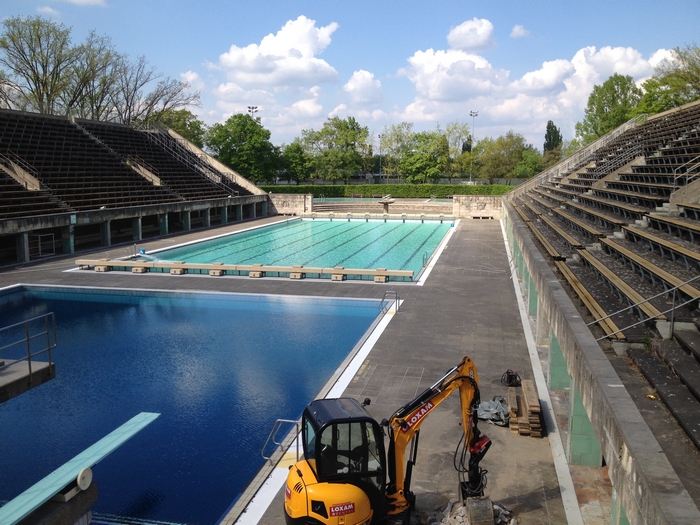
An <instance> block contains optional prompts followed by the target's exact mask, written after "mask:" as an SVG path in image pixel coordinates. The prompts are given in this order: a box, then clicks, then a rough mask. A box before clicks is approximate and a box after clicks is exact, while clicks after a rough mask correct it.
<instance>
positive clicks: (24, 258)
mask: <svg viewBox="0 0 700 525" xmlns="http://www.w3.org/2000/svg"><path fill="white" fill-rule="evenodd" d="M16 242H17V262H20V263H23V262H29V232H22V233H18V234H17V241H16Z"/></svg>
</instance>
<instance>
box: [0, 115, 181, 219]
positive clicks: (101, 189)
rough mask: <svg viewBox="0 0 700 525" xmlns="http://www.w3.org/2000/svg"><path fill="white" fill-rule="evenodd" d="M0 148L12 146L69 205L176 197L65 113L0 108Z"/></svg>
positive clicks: (83, 206)
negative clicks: (140, 173) (34, 112)
mask: <svg viewBox="0 0 700 525" xmlns="http://www.w3.org/2000/svg"><path fill="white" fill-rule="evenodd" d="M0 136H1V137H2V149H3V150H5V151H0V153H5V152H6V151H10V152H12V153H13V154H14V155H16V156H17V157H19V158H21V159H22V161H23V162H24V163H25V164H26V165H27V166H30V167H31V169H32V170H33V171H34V172H35V173H37V177H38V178H39V180H40V182H41V184H42V186H43V188H45V190H46V191H47V192H48V193H49V194H50V195H52V196H53V197H55V199H57V201H58V202H60V203H63V204H64V205H65V206H67V207H69V208H70V209H72V210H94V209H101V208H115V207H127V206H137V205H145V204H153V203H166V202H176V201H178V200H180V199H179V197H178V196H177V195H175V194H173V193H172V192H170V191H168V190H167V189H165V188H163V187H159V186H154V185H153V184H151V183H150V182H148V181H146V180H145V179H143V177H141V176H139V175H138V173H136V172H135V171H134V170H132V169H130V168H129V167H128V166H127V165H125V164H124V163H123V162H122V161H121V159H119V158H117V157H115V156H113V155H112V154H110V152H109V151H108V150H107V149H106V148H104V147H102V146H100V145H99V144H98V143H96V142H95V141H93V140H91V139H90V138H89V137H88V136H86V135H85V134H84V133H83V132H82V131H81V130H80V129H78V128H77V127H76V126H75V125H73V124H72V123H71V122H70V121H69V120H68V119H66V118H62V117H51V116H46V115H38V114H31V113H23V112H18V111H10V110H0Z"/></svg>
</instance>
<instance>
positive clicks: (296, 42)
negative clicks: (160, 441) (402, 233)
mask: <svg viewBox="0 0 700 525" xmlns="http://www.w3.org/2000/svg"><path fill="white" fill-rule="evenodd" d="M17 15H23V16H29V15H43V16H46V17H48V18H50V19H52V20H55V21H57V22H61V23H64V24H65V25H67V26H70V27H72V28H73V35H74V39H75V41H76V42H79V41H81V40H82V39H83V38H84V37H85V35H86V34H87V33H88V31H90V30H92V29H94V30H96V32H97V33H98V34H101V35H106V36H109V37H111V39H112V42H113V44H114V46H115V48H116V49H117V50H118V51H120V52H122V53H127V54H129V55H130V56H132V57H134V58H136V57H138V56H140V55H144V56H145V57H146V59H147V60H148V62H149V63H150V64H151V65H153V66H155V67H156V68H157V70H158V71H159V72H161V73H163V74H164V75H165V76H169V77H172V78H177V79H182V80H186V81H188V82H189V83H190V84H191V85H192V87H193V88H195V89H197V90H199V91H200V92H201V101H202V103H201V106H200V107H196V108H192V109H193V111H194V112H195V113H196V114H197V115H198V116H199V117H200V118H201V119H202V120H204V121H205V122H206V123H207V124H213V123H215V122H223V121H224V120H225V119H226V118H228V117H229V116H231V115H232V114H234V113H240V112H245V111H246V108H247V106H249V105H256V106H258V107H259V111H258V113H257V115H256V116H258V117H260V118H261V119H262V123H263V125H264V126H265V127H266V128H267V129H269V130H270V131H271V132H272V141H273V142H275V143H276V144H283V143H289V142H291V141H292V140H293V139H294V138H295V137H297V136H299V135H300V133H301V130H302V129H310V128H313V129H319V128H320V127H321V126H322V125H323V122H324V121H325V120H326V119H327V118H328V117H331V116H335V115H338V116H340V117H346V116H353V117H355V118H356V119H357V120H358V121H359V122H360V123H361V124H362V125H364V126H367V127H368V128H369V130H370V132H371V133H373V134H374V135H375V136H376V135H377V134H378V133H381V132H382V130H383V129H384V127H385V126H387V125H391V124H396V123H399V122H402V121H407V122H413V123H414V130H417V131H418V130H423V129H434V128H435V126H436V125H437V124H438V123H439V124H440V125H441V126H443V127H444V126H445V125H446V124H447V123H449V122H452V121H459V122H466V123H468V124H470V125H471V123H472V118H471V117H470V116H469V112H470V111H478V112H479V115H478V117H476V119H475V120H474V124H475V134H476V137H477V139H479V138H481V137H483V136H486V135H488V136H491V137H497V136H498V135H501V134H504V133H506V132H507V131H508V130H513V131H515V132H517V133H521V134H523V135H524V136H525V137H526V139H527V140H528V142H531V143H533V144H534V145H535V146H536V147H538V148H540V149H541V147H542V143H543V141H544V132H545V128H546V124H547V121H548V120H552V121H554V123H555V124H556V125H557V126H559V127H560V128H561V131H562V134H563V135H564V138H565V139H571V138H572V137H573V135H574V126H575V124H576V122H577V121H580V120H581V119H582V118H583V110H584V108H585V106H586V102H587V100H588V96H589V94H590V92H591V90H592V88H593V86H594V85H597V84H602V83H603V82H604V81H605V80H606V79H607V78H608V77H609V76H610V75H612V74H613V73H620V74H623V75H631V76H632V77H633V78H634V79H635V80H636V81H638V82H641V81H643V80H644V79H645V78H648V77H649V76H650V75H651V74H653V71H654V65H655V64H656V63H658V61H660V60H662V59H665V58H669V57H670V54H669V50H671V49H673V48H674V47H678V46H681V47H682V46H685V45H687V44H692V43H693V42H694V40H696V39H697V37H696V35H697V26H698V23H699V22H700V2H699V1H698V0H677V1H671V0H667V1H663V0H656V1H647V0H617V1H616V0H600V1H599V0H589V1H585V2H583V1H576V0H573V1H571V0H559V1H537V0H531V1H528V2H525V1H505V0H504V1H491V2H485V1H481V2H472V1H447V0H446V1H429V0H423V1H412V0H404V1H394V0H375V1H372V2H370V1H365V0H354V1H344V2H341V1H334V0H325V1H311V0H309V1H303V2H302V1H296V0H294V1H291V0H290V1H285V2H282V1H272V0H257V1H248V0H245V1H222V0H215V1H214V0H212V1H207V0H201V1H199V2H194V1H191V0H190V1H185V0H38V1H35V0H3V1H2V3H0V18H2V19H4V18H6V17H9V16H17Z"/></svg>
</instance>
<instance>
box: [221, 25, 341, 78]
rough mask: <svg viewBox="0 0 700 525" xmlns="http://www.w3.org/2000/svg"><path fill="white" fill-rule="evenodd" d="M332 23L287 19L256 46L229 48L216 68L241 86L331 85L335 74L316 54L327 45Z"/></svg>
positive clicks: (335, 26) (336, 74)
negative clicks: (323, 23)
mask: <svg viewBox="0 0 700 525" xmlns="http://www.w3.org/2000/svg"><path fill="white" fill-rule="evenodd" d="M337 28H338V24H336V23H335V22H333V23H331V24H328V25H327V26H323V27H316V21H315V20H311V19H309V18H306V17H305V16H300V17H298V18H297V19H296V20H289V21H288V22H287V23H286V24H285V25H284V26H283V27H282V29H280V30H279V31H278V32H277V33H276V34H274V35H273V34H269V35H267V36H266V37H265V38H263V39H262V40H261V42H260V44H249V45H248V46H245V47H238V46H236V45H232V46H231V48H230V49H229V51H228V52H226V53H223V54H222V55H221V56H220V57H219V64H218V66H219V67H220V68H221V69H223V70H224V71H225V72H226V74H227V76H228V78H229V79H230V80H231V81H233V82H236V83H237V84H239V85H241V86H247V87H252V86H257V87H261V86H264V87H267V88H280V89H282V88H285V87H288V86H290V85H292V86H297V85H301V86H312V85H315V84H318V83H321V82H335V81H337V78H338V73H337V71H336V70H335V69H334V68H333V67H332V66H331V65H330V64H328V63H327V62H326V61H325V60H322V59H320V58H318V57H317V56H316V55H317V54H319V53H321V52H322V51H323V50H324V49H325V48H326V47H328V45H329V44H330V43H331V35H332V34H333V32H334V31H335V30H336V29H337Z"/></svg>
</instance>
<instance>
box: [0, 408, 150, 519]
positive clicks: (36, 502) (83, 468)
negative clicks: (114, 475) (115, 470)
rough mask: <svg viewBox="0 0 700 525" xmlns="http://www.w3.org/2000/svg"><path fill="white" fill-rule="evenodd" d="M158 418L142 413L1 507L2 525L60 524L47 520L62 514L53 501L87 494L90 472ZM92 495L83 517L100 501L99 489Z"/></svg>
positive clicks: (61, 500)
mask: <svg viewBox="0 0 700 525" xmlns="http://www.w3.org/2000/svg"><path fill="white" fill-rule="evenodd" d="M158 416H160V414H156V413H152V412H141V413H140V414H138V415H136V416H134V417H132V418H131V419H130V420H129V421H127V422H126V423H124V424H123V425H121V426H120V427H119V428H117V429H116V430H113V431H112V432H110V433H109V434H107V435H106V436H105V437H103V438H102V439H100V440H99V441H98V442H97V443H95V444H94V445H92V446H90V447H88V448H87V449H85V450H84V451H83V452H81V453H80V454H78V455H77V456H75V457H74V458H73V459H71V460H70V461H68V462H67V463H65V464H64V465H63V466H61V467H59V468H57V469H56V470H54V471H53V472H52V473H51V474H49V475H48V476H46V477H45V478H44V479H42V480H40V481H38V482H37V483H35V484H34V485H32V486H31V487H29V488H28V489H27V490H25V491H24V492H22V493H21V494H20V495H19V496H17V497H16V498H14V499H13V500H11V501H9V502H8V503H6V504H5V505H4V506H2V507H0V523H2V524H3V525H14V524H16V523H20V522H22V523H23V524H24V523H54V522H56V523H59V522H61V519H60V518H58V521H56V520H55V519H49V518H47V516H46V515H47V514H56V513H60V511H61V510H62V509H60V507H61V503H57V504H55V503H54V502H53V501H50V500H52V498H55V496H57V495H59V497H58V498H55V499H56V501H59V502H63V503H65V502H67V501H68V500H70V499H71V497H72V496H74V495H75V496H78V495H80V493H81V492H86V491H88V490H89V489H90V487H91V485H92V471H91V470H90V469H92V467H94V466H95V465H96V464H97V463H99V462H100V461H102V460H103V459H104V458H106V457H107V456H108V455H109V454H111V453H112V452H114V451H115V450H116V449H117V448H119V447H120V446H121V445H123V444H124V443H125V442H126V441H128V440H129V439H131V438H132V437H133V436H134V435H136V434H137V433H138V432H140V431H141V430H143V429H144V428H145V427H147V426H148V425H150V424H151V423H152V422H153V421H154V420H155V419H156V418H157V417H158ZM92 493H93V497H92V498H88V501H87V502H82V503H83V505H81V506H82V507H85V505H84V503H87V506H86V507H85V508H83V509H81V512H82V513H83V514H84V513H85V512H87V511H88V510H89V508H90V507H91V506H92V504H94V502H95V501H96V500H97V491H96V488H94V487H93V489H92ZM45 507H47V508H45ZM64 508H65V505H64ZM34 513H38V514H41V516H38V515H37V516H35V517H36V519H34V518H33V517H32V516H33V515H34ZM25 519H26V520H25ZM23 520H25V521H23Z"/></svg>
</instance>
